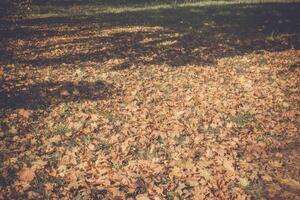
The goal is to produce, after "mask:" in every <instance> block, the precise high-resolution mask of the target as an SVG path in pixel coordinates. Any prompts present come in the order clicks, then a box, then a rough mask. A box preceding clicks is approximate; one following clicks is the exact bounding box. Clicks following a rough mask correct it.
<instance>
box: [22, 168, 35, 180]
mask: <svg viewBox="0 0 300 200" xmlns="http://www.w3.org/2000/svg"><path fill="white" fill-rule="evenodd" d="M34 177H35V170H33V169H32V168H27V167H26V168H23V169H22V170H21V171H20V172H19V179H20V181H22V182H24V183H30V182H31V181H32V180H33V179H34Z"/></svg>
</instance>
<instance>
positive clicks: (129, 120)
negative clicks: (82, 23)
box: [0, 24, 300, 200]
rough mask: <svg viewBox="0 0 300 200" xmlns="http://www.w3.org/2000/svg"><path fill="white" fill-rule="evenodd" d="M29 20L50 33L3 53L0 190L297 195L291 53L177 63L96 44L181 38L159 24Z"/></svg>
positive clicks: (296, 82)
mask: <svg viewBox="0 0 300 200" xmlns="http://www.w3.org/2000/svg"><path fill="white" fill-rule="evenodd" d="M95 26H96V25H95V24H90V27H95ZM29 28H31V29H38V30H39V31H40V32H42V31H45V33H52V32H53V31H57V32H56V34H48V35H47V34H44V35H43V34H42V35H41V36H39V37H37V36H36V35H33V36H31V37H29V38H26V39H23V40H21V39H19V40H15V41H12V42H11V43H10V45H11V46H10V48H13V49H14V50H15V52H14V56H13V57H12V60H11V62H7V61H6V62H5V61H1V65H0V82H1V88H0V122H1V126H0V138H1V140H0V168H1V169H0V171H1V174H0V198H1V199H2V198H3V199H22V198H24V199H38V198H41V199H126V198H127V199H137V200H148V199H251V198H255V199H296V198H298V197H299V196H298V195H299V192H300V191H299V188H300V182H299V170H300V169H299V166H300V163H299V161H300V159H299V158H300V154H299V152H300V151H299V150H300V149H299V129H300V121H299V119H300V110H299V107H300V96H299V93H300V79H299V77H300V68H299V62H300V51H299V50H295V49H287V50H282V51H274V52H271V51H263V50H262V51H253V52H250V53H247V54H244V55H235V56H230V57H223V58H218V59H217V60H216V63H214V64H213V65H208V64H207V65H206V64H200V63H198V64H197V63H194V64H193V63H191V64H186V65H182V66H181V67H173V66H170V65H169V64H168V63H167V62H161V63H160V64H158V63H151V62H150V61H151V59H153V58H154V57H155V56H157V55H155V54H154V53H153V54H152V53H149V54H148V56H145V57H139V58H140V59H141V60H140V61H139V60H137V59H135V57H134V56H135V55H136V54H134V53H132V52H131V50H124V49H121V51H120V52H117V54H114V55H104V56H103V55H102V54H100V53H99V52H98V50H99V49H100V51H104V50H105V48H113V45H111V43H110V42H113V41H112V40H110V38H109V36H111V35H118V37H119V38H122V39H124V40H127V41H133V40H135V39H136V38H139V37H140V35H142V36H143V39H141V40H140V41H141V43H143V44H145V43H147V44H149V46H148V47H149V48H151V47H152V48H153V49H155V47H154V45H159V46H160V47H161V48H167V47H166V46H168V45H174V44H175V43H176V41H175V42H174V41H171V42H164V43H159V44H156V43H153V40H154V39H157V38H151V33H157V32H159V33H160V35H161V37H164V36H166V34H171V35H172V37H173V38H176V37H178V33H176V32H174V31H170V30H165V29H164V28H163V27H146V26H142V27H141V26H130V27H128V26H114V27H102V28H100V27H96V28H95V29H92V28H89V29H84V28H83V29H80V30H79V27H72V26H70V25H66V26H61V25H59V26H57V25H55V24H53V25H49V26H48V25H43V24H35V25H30V26H29ZM66 30H68V31H74V30H75V31H76V34H74V35H70V34H59V33H60V32H59V31H66ZM40 32H38V33H40ZM122 33H123V34H124V35H121V34H122ZM149 35H150V38H147V37H149ZM86 38H94V39H92V42H91V41H90V43H89V42H85V43H82V42H80V40H79V39H86ZM99 38H100V40H101V41H102V40H104V41H105V42H106V43H105V44H106V45H99V46H97V47H96V48H95V49H91V48H89V45H95V41H96V40H95V39H99ZM110 45H111V46H110ZM126 45H127V44H126ZM132 45H137V44H136V43H133V44H132ZM199 48H200V47H199ZM91 51H92V52H91ZM199 51H201V49H200V50H199ZM87 53H89V54H87ZM122 53H123V54H126V55H130V56H133V57H130V56H128V57H127V59H128V60H129V61H128V60H126V59H123V58H122V56H121V55H122ZM69 54H71V55H69ZM85 55H89V56H88V57H86V56H85ZM64 56H66V58H65V59H60V58H61V57H64ZM67 56H70V60H68V59H67ZM99 57H101V59H100V58H99ZM181 58H182V59H184V58H183V57H181ZM130 59H131V60H133V61H134V62H131V60H130ZM169 59H175V58H172V57H170V58H169ZM176 59H180V58H176ZM26 61H29V62H26ZM60 61H62V62H60ZM124 63H125V64H126V67H124ZM128 63H131V64H130V65H129V66H128Z"/></svg>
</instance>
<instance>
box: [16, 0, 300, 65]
mask: <svg viewBox="0 0 300 200" xmlns="http://www.w3.org/2000/svg"><path fill="white" fill-rule="evenodd" d="M299 9H300V4H248V5H247V4H241V5H222V6H185V7H174V8H157V9H149V10H147V9H146V10H142V11H126V12H120V13H99V14H96V15H95V14H93V15H88V14H82V15H81V14H78V15H75V16H72V17H71V16H69V17H67V16H66V17H57V16H56V17H46V18H39V19H28V20H24V21H23V22H22V26H23V27H26V28H27V30H23V31H24V32H23V33H22V36H21V37H19V38H22V37H24V38H26V39H28V38H34V39H35V40H46V39H51V38H54V37H67V38H69V40H67V41H66V42H61V41H59V40H57V42H52V43H51V42H49V43H47V44H45V45H40V46H37V47H35V48H32V51H31V52H30V53H31V54H35V55H36V56H34V58H31V57H32V56H30V55H29V56H23V58H17V61H18V62H20V63H24V64H30V65H33V66H36V67H43V66H44V67H46V66H50V65H51V66H61V64H73V65H75V63H78V62H85V61H93V62H99V63H102V62H104V61H107V60H110V59H123V60H125V63H124V62H122V65H120V66H116V67H115V69H122V68H124V66H125V67H130V66H133V65H139V66H143V65H146V64H162V63H166V64H168V65H170V66H173V67H178V66H185V65H190V64H193V65H211V64H214V63H215V62H216V61H217V60H218V59H220V58H224V57H230V56H236V55H243V54H247V53H251V52H260V51H262V50H267V51H282V50H286V49H291V48H295V49H299V47H300V41H299V33H300V28H299V27H300V26H299V23H300V22H299V19H300V14H299V12H297V10H299ZM34 26H35V27H34ZM39 26H42V27H43V28H38V27H39ZM116 27H119V28H120V27H123V30H118V31H113V30H111V31H109V30H110V29H113V28H116ZM135 27H140V28H135ZM143 27H144V28H143ZM145 27H146V28H145ZM149 27H150V28H149ZM151 27H152V28H153V29H151ZM154 27H160V28H154ZM106 30H107V32H108V33H107V34H106V35H105V36H103V35H101V31H106ZM26 31H27V32H26ZM19 36H20V34H19ZM50 50H59V51H61V52H64V53H62V54H60V55H54V56H48V57H46V56H43V53H45V52H48V51H50Z"/></svg>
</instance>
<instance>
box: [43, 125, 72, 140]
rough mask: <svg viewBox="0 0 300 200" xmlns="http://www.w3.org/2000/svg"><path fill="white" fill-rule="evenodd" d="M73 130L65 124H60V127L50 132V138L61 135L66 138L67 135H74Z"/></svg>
mask: <svg viewBox="0 0 300 200" xmlns="http://www.w3.org/2000/svg"><path fill="white" fill-rule="evenodd" d="M72 132H73V129H71V128H69V127H68V126H67V125H65V124H59V125H58V126H56V127H54V128H53V129H52V130H50V131H49V132H48V137H51V136H54V135H57V134H58V135H61V136H64V135H66V134H67V133H72Z"/></svg>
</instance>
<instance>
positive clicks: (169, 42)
mask: <svg viewBox="0 0 300 200" xmlns="http://www.w3.org/2000/svg"><path fill="white" fill-rule="evenodd" d="M176 43H177V41H176V40H167V41H163V42H161V43H158V44H157V46H160V47H165V46H172V45H174V44H176Z"/></svg>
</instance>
